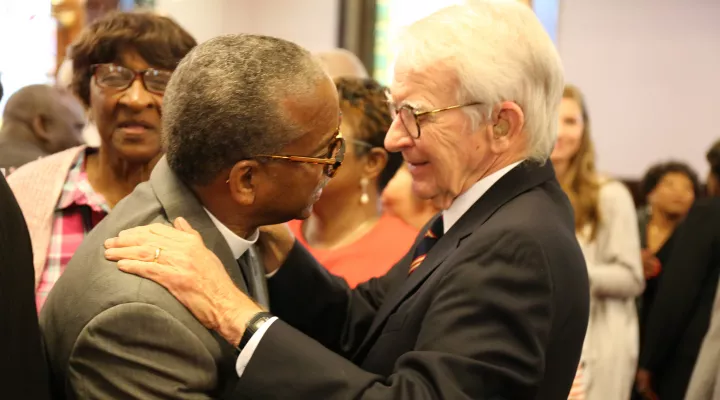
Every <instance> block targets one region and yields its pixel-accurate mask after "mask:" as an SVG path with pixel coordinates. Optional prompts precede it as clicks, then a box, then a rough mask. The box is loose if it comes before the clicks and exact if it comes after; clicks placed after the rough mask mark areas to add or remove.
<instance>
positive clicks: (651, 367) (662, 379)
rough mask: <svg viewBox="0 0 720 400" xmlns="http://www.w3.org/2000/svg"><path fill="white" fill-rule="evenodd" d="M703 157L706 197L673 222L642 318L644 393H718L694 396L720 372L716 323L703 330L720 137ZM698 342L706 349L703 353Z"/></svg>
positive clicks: (712, 285) (712, 260)
mask: <svg viewBox="0 0 720 400" xmlns="http://www.w3.org/2000/svg"><path fill="white" fill-rule="evenodd" d="M707 160H708V163H709V164H710V173H709V174H708V179H707V194H708V197H707V198H703V199H699V200H697V201H696V202H695V204H693V206H692V208H691V209H690V212H688V214H687V216H686V217H685V220H684V221H683V222H682V224H680V226H679V227H678V228H677V230H676V232H675V239H674V243H673V247H672V250H671V253H670V258H669V259H668V261H667V263H666V264H665V265H664V266H663V273H662V277H661V279H660V282H659V284H658V287H657V292H656V294H655V300H654V302H653V305H652V308H651V309H650V312H649V314H648V316H647V320H646V322H645V335H644V337H643V347H642V352H641V353H640V362H639V370H638V374H637V382H636V389H637V391H638V392H639V393H640V395H641V396H642V397H643V398H644V399H648V400H650V399H660V400H682V399H685V398H686V392H687V395H688V396H687V398H688V399H693V400H696V399H702V400H706V399H708V400H709V399H715V398H716V397H713V396H710V397H702V396H701V397H697V396H699V395H700V394H702V393H708V390H710V386H709V385H712V384H713V382H714V377H716V376H717V373H718V363H717V362H716V360H717V357H718V352H717V351H716V350H717V349H718V346H719V345H720V343H719V342H718V340H720V337H719V336H718V331H717V329H720V328H715V329H713V330H711V331H710V332H711V333H712V334H711V335H706V334H708V327H709V326H710V320H711V315H712V310H713V303H714V301H715V295H716V291H717V289H718V276H720V184H719V183H720V141H717V142H715V143H714V144H713V145H712V147H711V148H710V150H709V151H708V153H707ZM713 323H718V321H715V320H713ZM701 346H702V349H703V352H704V351H708V352H709V353H708V354H701V350H700V349H701ZM699 354H700V355H701V356H703V357H702V358H700V359H699V358H698V355H699ZM696 362H697V365H696ZM693 369H694V370H695V371H694V372H693ZM691 376H692V378H693V380H695V382H694V383H693V387H692V388H691V389H692V391H688V383H689V382H690V378H691Z"/></svg>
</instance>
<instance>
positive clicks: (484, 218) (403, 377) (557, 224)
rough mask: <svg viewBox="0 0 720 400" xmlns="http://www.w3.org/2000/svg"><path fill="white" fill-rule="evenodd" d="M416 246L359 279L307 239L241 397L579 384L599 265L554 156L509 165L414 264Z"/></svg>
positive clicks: (274, 293) (548, 394) (399, 398)
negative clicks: (592, 275) (344, 273)
mask: <svg viewBox="0 0 720 400" xmlns="http://www.w3.org/2000/svg"><path fill="white" fill-rule="evenodd" d="M412 253H413V250H411V251H410V252H409V253H408V256H406V257H405V258H404V259H403V260H401V261H400V262H399V263H398V264H397V265H396V266H395V267H393V268H392V269H391V270H390V272H388V274H387V275H386V276H383V277H381V278H379V279H373V280H371V281H369V282H367V283H365V284H362V285H360V286H359V287H358V288H356V289H355V290H349V289H348V287H347V286H346V285H344V284H343V283H342V280H341V279H339V278H336V277H333V276H331V275H329V274H328V273H327V272H325V270H324V269H323V268H321V267H320V266H319V265H318V264H317V262H315V260H314V259H313V258H312V257H311V256H310V255H309V254H308V253H307V251H305V250H304V249H303V248H302V247H301V246H299V245H297V244H296V245H295V248H294V249H293V250H292V252H291V254H290V255H289V258H288V260H287V262H286V263H285V265H284V266H282V267H281V269H280V270H279V271H278V273H277V274H276V275H275V276H274V277H273V278H271V279H270V280H269V281H268V286H269V288H270V299H271V300H270V301H271V303H270V304H271V311H273V312H274V313H275V314H276V315H278V316H279V317H280V318H281V319H282V320H278V321H276V322H274V323H273V324H272V325H271V326H270V328H269V329H268V330H267V331H266V332H265V335H264V336H263V338H262V340H261V341H260V343H259V345H258V347H257V348H256V350H255V352H254V355H253V356H252V358H251V359H250V362H249V364H248V365H247V367H246V369H245V371H244V374H243V375H242V377H241V379H240V383H239V385H238V395H237V397H236V398H248V399H342V400H345V399H366V400H370V399H377V400H380V399H383V400H390V399H394V400H403V399H408V400H410V399H412V400H421V399H448V400H449V399H453V400H454V399H473V400H483V399H512V400H517V399H546V400H558V399H566V398H567V395H568V392H569V389H570V385H571V383H572V380H573V377H574V376H575V371H576V369H577V366H578V361H579V359H580V352H581V347H582V343H583V339H584V337H585V330H586V326H587V321H588V303H589V292H588V277H587V270H586V266H585V260H584V258H583V254H582V252H581V250H580V247H579V245H578V243H577V240H576V237H575V226H574V220H573V213H572V209H571V206H570V204H569V202H568V200H567V198H566V196H565V194H564V193H563V191H562V190H561V188H560V186H559V185H558V182H557V180H556V179H555V174H554V171H553V169H552V166H551V165H550V164H549V163H547V164H545V165H544V166H542V167H538V166H536V165H532V164H529V163H523V164H520V165H519V166H518V167H516V168H514V169H513V170H512V171H510V172H509V173H508V174H507V175H505V176H504V177H503V178H501V179H500V180H499V181H498V182H497V183H496V184H495V185H493V186H492V188H490V190H489V191H488V192H487V193H485V194H484V195H483V196H482V197H481V198H480V200H478V201H477V202H476V203H475V204H474V205H473V206H472V207H471V208H470V210H469V211H467V213H466V214H465V215H464V216H463V217H462V218H461V219H460V220H459V221H458V222H457V223H456V224H455V225H453V226H452V228H451V229H450V230H449V231H448V232H447V233H446V234H445V235H444V236H443V237H442V238H441V239H440V240H439V241H438V242H437V244H436V245H435V246H434V247H433V248H432V250H431V251H430V253H429V254H428V256H427V258H426V259H425V261H424V262H423V264H421V266H420V267H419V268H418V269H416V270H415V271H414V272H413V273H412V274H411V275H409V276H408V269H409V265H410V258H411V254H412ZM301 332H302V333H301Z"/></svg>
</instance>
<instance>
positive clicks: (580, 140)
mask: <svg viewBox="0 0 720 400" xmlns="http://www.w3.org/2000/svg"><path fill="white" fill-rule="evenodd" d="M550 159H551V160H552V163H553V166H554V167H555V171H556V173H557V176H558V180H559V181H560V184H561V185H562V187H563V189H564V190H565V193H566V194H567V195H568V197H569V198H570V202H571V203H572V205H573V208H574V209H575V229H576V232H577V238H578V241H579V242H580V245H581V247H582V249H583V253H584V255H585V262H586V263H587V268H588V276H589V278H590V320H589V322H588V330H587V335H586V337H585V343H584V346H583V353H582V366H583V369H584V373H583V378H584V380H585V385H584V386H585V391H586V393H585V396H586V398H587V399H588V400H608V399H613V400H624V399H628V398H629V397H630V393H631V391H632V385H633V379H634V375H635V371H636V368H637V355H638V335H639V333H638V318H637V309H636V305H635V298H636V297H637V296H638V295H640V294H641V293H642V290H643V287H644V279H643V273H642V265H641V258H640V237H639V234H638V229H637V214H636V212H635V205H634V203H633V199H632V196H631V195H630V192H629V191H628V190H627V188H625V186H624V185H623V184H622V183H620V182H618V181H614V180H611V179H608V178H605V177H603V176H600V175H599V174H598V173H597V172H596V170H595V155H594V150H593V143H592V138H591V137H590V120H589V118H588V111H587V108H586V106H585V102H584V100H583V96H582V94H581V93H580V91H579V90H578V89H577V88H576V87H574V86H570V85H568V86H566V87H565V91H564V93H563V99H562V102H561V104H560V112H559V123H558V138H557V142H556V144H555V149H554V150H553V152H552V155H551V156H550Z"/></svg>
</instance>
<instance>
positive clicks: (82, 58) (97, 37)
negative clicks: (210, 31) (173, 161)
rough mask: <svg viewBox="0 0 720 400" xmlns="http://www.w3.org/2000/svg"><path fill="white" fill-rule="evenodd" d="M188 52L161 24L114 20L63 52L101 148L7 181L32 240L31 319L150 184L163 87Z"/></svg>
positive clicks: (77, 151)
mask: <svg viewBox="0 0 720 400" xmlns="http://www.w3.org/2000/svg"><path fill="white" fill-rule="evenodd" d="M195 45H196V41H195V39H194V38H193V37H192V36H190V34H188V33H187V32H186V31H185V30H184V29H183V28H181V27H180V26H179V25H178V24H177V23H175V22H174V21H172V20H171V19H169V18H166V17H161V16H158V15H155V14H151V13H112V14H109V15H107V16H105V17H103V18H101V19H99V20H97V21H95V22H93V23H92V24H91V25H89V26H88V27H87V28H86V29H85V30H84V31H83V32H82V33H81V34H80V36H79V38H78V39H77V41H76V42H75V43H73V45H72V46H71V50H70V53H71V57H72V60H73V78H72V90H73V91H74V93H75V94H76V95H77V96H78V97H79V98H80V99H81V100H82V101H83V103H84V104H85V106H86V107H88V109H89V115H90V119H91V120H92V121H93V122H94V123H95V124H96V125H97V129H98V132H99V134H100V138H101V143H100V146H99V147H98V148H91V147H85V146H81V147H75V148H72V149H69V150H66V151H64V152H61V153H57V154H55V155H52V156H49V157H46V158H43V159H41V160H38V161H35V162H33V163H29V164H26V165H25V166H23V167H22V168H20V169H18V170H17V171H16V172H15V173H13V176H12V177H11V178H9V179H8V183H9V184H10V186H11V187H12V189H13V192H14V194H15V196H16V197H17V200H18V203H19V204H20V207H21V208H22V210H23V214H24V215H25V220H26V221H27V224H28V228H29V231H30V236H31V239H32V245H33V254H34V257H33V258H34V259H33V264H34V268H35V291H36V305H37V309H38V311H39V310H40V308H41V307H42V305H43V303H44V301H45V298H46V297H47V295H48V293H49V292H50V290H51V289H52V287H53V285H54V284H55V282H56V281H57V280H58V278H59V277H60V275H61V274H62V273H63V271H64V269H65V266H66V265H67V263H68V262H69V261H70V258H71V257H72V255H73V253H74V252H75V250H76V249H77V247H78V246H79V245H80V243H81V242H82V240H83V238H84V237H85V235H86V234H87V233H88V232H89V231H90V230H91V229H92V228H93V227H94V226H95V225H96V224H97V223H99V222H100V220H102V219H103V217H105V215H107V213H108V212H110V210H111V209H112V208H113V206H115V205H116V204H117V203H118V202H119V201H120V200H122V199H123V198H124V197H125V196H127V195H128V194H129V193H130V192H132V191H133V189H134V188H135V186H137V185H138V184H139V183H141V182H144V181H146V180H147V179H148V178H149V177H150V172H151V171H152V168H153V166H154V165H155V163H156V162H157V160H158V159H159V158H160V157H161V144H160V131H161V116H162V102H163V94H164V92H165V86H166V85H167V83H168V81H169V79H170V75H171V73H172V71H173V69H174V68H175V65H177V63H178V62H179V61H180V60H181V59H182V58H183V57H184V56H185V54H187V53H188V52H189V51H190V50H191V49H192V48H193V47H195Z"/></svg>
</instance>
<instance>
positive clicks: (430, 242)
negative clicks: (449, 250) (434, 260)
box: [408, 215, 444, 274]
mask: <svg viewBox="0 0 720 400" xmlns="http://www.w3.org/2000/svg"><path fill="white" fill-rule="evenodd" d="M443 233H444V231H443V217H442V215H440V216H439V217H437V218H435V221H433V223H432V225H430V228H429V229H428V230H427V232H425V235H424V236H423V238H422V240H420V243H419V244H418V246H417V247H416V248H415V254H414V256H413V260H412V262H411V263H410V271H408V274H410V273H412V272H413V271H415V269H417V267H419V266H420V264H422V262H423V261H424V260H425V257H427V254H428V252H430V249H431V248H432V247H433V246H434V245H435V243H437V241H438V240H440V238H441V237H442V235H443Z"/></svg>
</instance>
